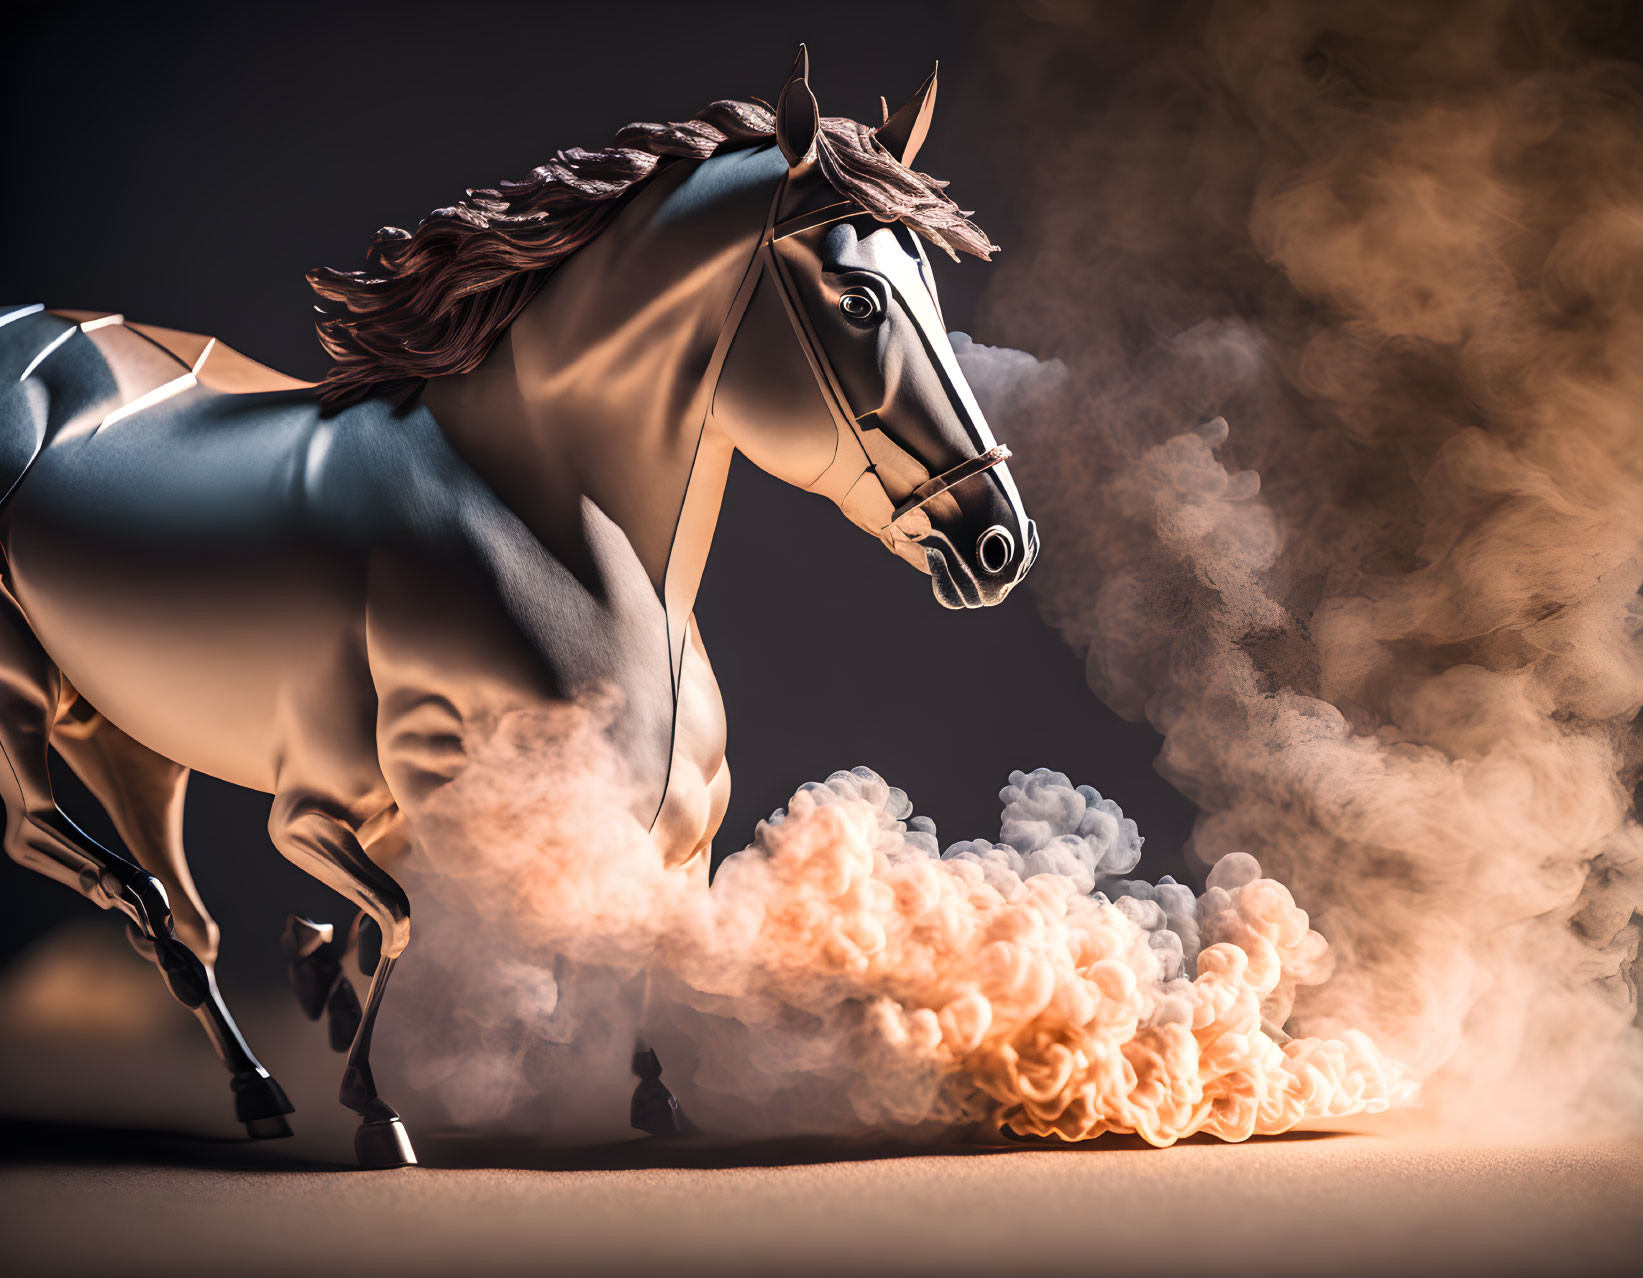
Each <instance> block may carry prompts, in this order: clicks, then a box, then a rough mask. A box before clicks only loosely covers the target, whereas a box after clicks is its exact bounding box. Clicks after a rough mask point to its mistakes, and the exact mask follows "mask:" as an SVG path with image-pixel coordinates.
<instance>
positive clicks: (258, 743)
mask: <svg viewBox="0 0 1643 1278" xmlns="http://www.w3.org/2000/svg"><path fill="white" fill-rule="evenodd" d="M47 478H48V477H46V476H33V475H31V477H30V484H29V487H30V488H31V489H34V485H35V483H36V480H37V479H39V480H42V481H44V480H46V479H47ZM50 487H51V486H50V484H49V482H42V483H41V484H40V486H39V488H38V489H35V490H34V491H30V492H28V493H27V494H26V500H23V501H19V502H18V503H17V505H16V507H15V508H14V510H13V512H12V522H11V528H10V533H9V536H8V538H7V552H8V558H9V560H10V568H11V580H12V583H13V590H14V592H15V594H16V596H17V601H18V603H19V604H20V605H21V606H22V608H23V611H24V613H25V614H26V615H27V617H28V619H29V622H30V625H31V626H33V628H34V631H35V634H36V635H37V636H38V638H39V639H40V642H41V644H42V645H43V646H44V647H45V649H46V651H47V652H48V653H49V654H50V656H51V657H52V659H53V661H54V662H55V663H56V664H57V666H58V668H59V669H61V670H62V671H63V673H64V675H65V676H66V677H67V678H68V680H69V681H70V682H71V683H72V684H73V685H74V687H75V688H76V689H77V690H78V691H79V692H80V693H81V694H82V695H84V696H85V697H86V699H87V700H88V701H90V702H91V704H92V705H94V706H96V707H97V709H98V710H99V711H101V712H102V713H103V714H104V715H105V716H106V717H107V718H108V719H109V720H110V721H111V722H113V723H115V724H117V725H118V726H119V727H121V728H122V729H123V730H125V731H126V732H127V733H129V734H130V735H131V736H133V737H135V738H136V739H137V740H139V741H141V742H143V744H145V745H147V746H148V747H149V748H150V749H152V750H155V751H156V752H158V753H160V754H162V755H165V756H166V757H167V758H170V759H174V760H176V761H177V762H179V763H182V764H185V765H186V766H188V767H191V768H196V769H198V770H200V771H202V772H207V773H209V774H211V775H213V776H217V777H221V778H222V779H224V780H227V781H231V782H233V783H235V784H238V785H243V786H247V787H250V788H253V789H259V790H265V791H272V790H273V789H274V786H275V778H276V772H277V769H278V766H279V762H280V757H281V753H282V750H283V749H284V747H285V744H286V742H287V740H288V739H289V737H290V736H291V729H292V727H293V726H294V721H295V720H296V719H298V718H299V717H302V716H308V717H312V716H313V715H314V714H315V713H318V714H321V715H324V714H336V715H338V716H344V715H349V714H350V711H352V712H353V713H352V716H351V717H354V718H357V717H358V714H359V712H360V711H361V710H363V713H364V715H365V719H366V723H367V724H369V721H370V714H371V710H370V707H369V706H364V707H351V706H350V705H349V704H348V703H349V702H350V701H353V700H358V699H359V698H360V695H361V693H362V692H364V693H368V691H369V679H368V676H367V675H366V674H365V672H364V667H363V663H362V661H361V659H360V657H359V655H358V654H359V649H360V642H359V622H358V618H359V617H360V616H361V615H362V613H361V607H360V603H359V600H360V597H361V595H362V590H361V587H360V584H359V582H360V578H361V573H360V571H359V570H358V569H357V568H356V567H355V566H354V565H353V564H351V563H350V562H348V560H347V559H345V558H338V557H336V556H333V555H328V554H325V553H323V552H322V551H320V550H318V549H317V548H313V547H302V546H300V545H292V544H280V543H279V542H278V541H277V540H275V541H272V542H264V543H262V544H247V543H244V542H240V543H237V544H236V543H233V542H231V543H229V544H226V545H225V544H213V543H212V541H211V539H210V538H208V537H202V538H199V539H192V540H190V539H177V538H164V537H156V536H153V535H149V534H145V533H144V532H143V531H141V530H140V529H139V528H134V529H132V530H130V535H128V536H124V537H120V536H113V535H109V534H108V533H107V532H104V531H102V530H100V529H98V528H97V527H96V526H95V524H94V523H93V522H92V521H89V520H76V519H74V518H73V517H72V516H70V515H68V514H67V512H66V511H65V509H64V508H63V507H62V506H61V505H60V504H58V505H56V509H54V510H52V511H51V512H49V513H50V514H52V515H53V516H54V517H52V518H45V517H43V516H44V515H45V514H46V513H47V512H46V511H44V510H43V509H42V502H41V499H42V498H47V499H49V498H50V497H51V496H52V493H51V491H50ZM19 496H20V497H24V496H25V494H19ZM82 496H84V494H82ZM93 496H94V494H93ZM351 668H352V669H357V671H358V672H359V675H358V678H353V679H351V678H350V677H349V674H350V669H351ZM357 682H363V684H364V688H363V689H362V690H356V689H353V688H351V687H350V685H351V684H352V683H357ZM316 702H317V703H318V704H316Z"/></svg>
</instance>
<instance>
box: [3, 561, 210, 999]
mask: <svg viewBox="0 0 1643 1278" xmlns="http://www.w3.org/2000/svg"><path fill="white" fill-rule="evenodd" d="M61 693H62V676H61V674H60V673H59V672H58V670H57V667H56V666H55V665H54V664H53V662H52V660H51V658H50V657H49V656H47V654H46V652H45V650H44V649H43V648H42V647H41V646H40V642H39V640H38V639H36V638H35V636H34V631H33V630H32V629H31V628H30V627H29V623H28V619H27V618H26V617H25V616H24V615H23V611H22V609H21V608H20V607H19V606H18V604H17V601H16V600H15V599H14V598H13V597H12V595H11V593H10V591H9V590H8V589H6V588H5V587H4V586H0V756H3V762H0V800H4V802H5V807H6V829H5V848H6V854H7V855H8V856H10V857H11V859H12V860H14V861H16V862H17V863H18V864H19V865H22V866H25V867H27V868H28V869H31V870H35V871H38V872H39V873H41V874H44V875H45V876H46V877H47V878H51V879H55V880H56V881H57V882H59V883H63V884H65V885H67V886H69V887H72V888H74V889H75V890H76V891H78V892H79V893H80V894H81V895H82V896H84V897H86V898H87V899H88V900H89V901H91V902H92V903H93V904H94V905H96V906H98V907H99V908H101V909H105V910H107V909H116V910H119V911H120V912H121V913H122V914H124V915H125V916H126V918H127V919H129V920H130V921H131V923H132V925H133V927H134V928H136V930H137V932H138V934H139V935H141V936H142V937H144V938H145V939H146V940H147V941H149V942H150V943H151V944H152V945H153V946H154V952H155V960H156V962H157V963H158V965H159V967H160V970H161V972H162V973H163V974H164V976H165V980H166V984H167V985H169V986H170V987H171V992H172V993H173V994H174V995H176V997H177V1000H178V1001H179V1002H181V1003H182V1004H183V1005H184V1006H186V1007H191V1008H193V1007H198V1006H200V1005H201V1004H202V1003H203V1002H204V1001H205V1000H206V998H207V997H208V995H209V992H210V985H211V982H210V976H209V974H208V973H207V971H206V969H205V965H204V964H202V963H201V962H200V960H199V959H198V958H197V957H196V956H195V955H194V953H193V952H192V951H191V950H190V949H189V948H188V947H187V946H186V945H185V944H184V943H183V942H182V941H181V940H180V939H179V938H178V936H177V932H176V928H175V920H174V916H173V912H172V908H171V900H170V897H169V895H168V894H167V892H166V889H165V888H164V887H163V886H162V885H161V883H160V881H159V880H158V879H157V878H155V877H154V876H153V875H152V874H150V873H148V872H147V871H146V870H144V869H142V868H141V867H140V866H136V865H133V864H132V863H131V862H130V861H127V860H126V859H125V858H124V857H122V856H120V855H118V854H117V853H114V852H111V851H109V850H108V849H107V848H105V847H102V846H101V845H100V844H99V843H97V841H96V840H95V839H93V838H91V837H90V836H89V835H87V834H86V833H85V832H84V831H82V830H80V829H79V828H78V827H77V826H76V825H75V824H74V822H72V821H70V820H69V818H68V817H67V815H65V814H64V812H63V811H62V809H61V808H59V807H58V806H57V800H56V798H55V796H54V795H53V794H52V789H51V776H50V773H49V771H48V769H47V763H46V759H47V750H48V748H49V747H50V743H51V733H52V728H53V725H54V723H55V720H56V715H57V709H58V704H59V701H60V698H61Z"/></svg>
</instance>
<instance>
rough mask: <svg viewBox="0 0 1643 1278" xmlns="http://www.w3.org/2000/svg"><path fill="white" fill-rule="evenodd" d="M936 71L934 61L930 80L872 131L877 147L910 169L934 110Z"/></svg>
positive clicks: (937, 66) (928, 129) (928, 130)
mask: <svg viewBox="0 0 1643 1278" xmlns="http://www.w3.org/2000/svg"><path fill="white" fill-rule="evenodd" d="M940 70H941V63H939V62H938V63H936V70H935V71H932V72H930V78H929V79H928V80H926V81H925V82H924V83H923V84H921V85H919V89H918V92H917V93H915V94H914V95H913V96H912V97H911V98H909V99H908V100H907V105H906V106H904V107H902V109H901V110H899V111H897V112H896V113H895V114H894V115H892V116H891V117H890V118H889V119H887V120H886V121H885V122H884V123H883V124H881V125H879V127H878V128H876V129H874V130H873V136H874V137H876V138H877V139H878V140H879V145H880V146H882V147H883V148H884V149H885V150H886V151H888V152H890V154H891V155H893V156H895V157H896V159H898V160H900V161H901V162H902V164H903V165H904V166H906V167H908V168H911V167H912V164H913V157H914V156H916V155H917V154H918V150H919V148H920V147H921V146H923V145H924V139H925V137H926V136H927V135H928V134H929V132H930V117H931V116H932V115H934V114H935V111H936V71H940ZM880 101H881V102H882V101H883V99H880Z"/></svg>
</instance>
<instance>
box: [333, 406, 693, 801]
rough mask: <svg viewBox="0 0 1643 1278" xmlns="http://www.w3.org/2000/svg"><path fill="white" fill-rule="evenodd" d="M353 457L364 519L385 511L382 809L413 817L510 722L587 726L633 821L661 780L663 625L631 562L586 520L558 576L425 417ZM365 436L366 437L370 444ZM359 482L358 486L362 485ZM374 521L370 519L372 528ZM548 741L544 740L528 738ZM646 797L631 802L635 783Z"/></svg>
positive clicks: (379, 579)
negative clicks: (371, 510) (623, 780)
mask: <svg viewBox="0 0 1643 1278" xmlns="http://www.w3.org/2000/svg"><path fill="white" fill-rule="evenodd" d="M391 426H392V429H393V430H394V431H395V432H397V433H396V434H393V435H390V436H384V437H381V438H379V439H377V440H375V441H372V440H370V439H369V438H368V436H369V433H370V430H372V429H375V427H371V428H367V429H366V430H363V431H362V432H361V436H362V442H363V443H364V444H365V445H366V447H363V448H362V447H360V446H358V445H355V446H353V451H354V454H355V456H354V458H353V460H352V461H351V462H350V463H349V464H348V467H347V469H348V471H349V472H350V473H352V474H354V475H355V476H356V477H357V479H358V480H359V481H360V482H359V487H358V497H359V499H360V500H361V501H363V502H364V503H365V504H367V505H376V506H391V507H393V508H394V509H393V511H392V515H391V521H392V522H393V523H394V525H395V528H394V529H393V530H391V531H386V532H385V533H384V534H378V536H377V537H376V538H375V540H376V543H377V544H375V545H374V546H373V548H372V550H371V563H370V568H369V572H368V581H367V592H366V593H367V601H366V614H367V615H366V635H367V651H368V660H369V664H370V668H371V677H372V680H373V682H374V683H375V685H376V689H377V695H378V702H379V725H378V748H379V752H380V754H381V762H382V766H383V771H384V775H386V776H387V778H388V781H389V785H390V788H392V789H393V790H394V793H395V797H396V800H398V801H399V802H400V803H401V805H402V806H404V807H407V808H408V809H410V810H411V811H412V814H413V820H414V810H415V809H417V808H419V807H421V806H423V805H425V804H427V803H428V802H429V801H430V800H431V799H432V798H433V796H434V795H436V794H437V793H439V792H440V791H441V790H443V789H444V788H445V787H447V786H448V785H449V784H450V783H451V782H452V781H453V780H455V779H457V778H458V777H459V776H462V775H464V774H465V773H467V772H468V771H469V770H470V769H471V767H472V766H473V765H474V763H475V762H476V761H479V760H482V759H491V760H492V761H493V762H494V756H495V752H494V749H492V747H493V746H494V745H495V743H496V742H497V741H498V739H499V738H500V737H501V736H502V735H504V734H505V733H507V732H509V731H513V730H516V728H517V725H518V724H519V723H520V722H521V721H522V720H530V721H532V722H535V723H538V724H542V725H561V724H568V723H571V722H573V721H574V722H577V723H582V722H586V721H587V716H586V715H579V714H575V713H572V714H569V715H567V714H566V713H564V712H565V711H566V709H567V708H569V709H570V710H572V711H578V710H586V711H588V712H589V713H590V714H592V715H593V717H594V718H595V719H597V720H599V722H600V725H601V726H600V731H601V733H602V735H603V737H604V738H605V739H606V740H607V741H608V743H609V745H610V747H611V757H612V758H615V759H619V760H623V761H624V762H625V763H626V764H627V765H628V766H630V767H631V768H632V770H633V773H634V777H635V778H636V779H637V780H638V781H639V782H640V784H639V786H638V788H637V790H636V795H637V797H636V798H635V801H634V810H635V811H636V812H638V811H640V810H644V809H646V808H647V806H648V810H645V811H644V818H645V820H646V821H647V822H648V820H649V819H650V817H651V815H652V814H653V813H654V812H655V811H656V807H657V805H658V803H659V802H660V797H661V796H660V793H659V791H660V787H661V784H662V783H661V780H660V778H661V777H662V776H664V775H665V774H666V770H667V761H668V754H667V751H668V742H669V738H670V735H671V727H672V711H673V698H672V689H671V686H670V675H669V671H668V663H667V643H666V619H665V614H664V613H663V610H662V607H661V603H660V601H659V600H658V599H657V597H656V593H655V591H654V589H653V588H652V587H651V585H650V583H649V580H648V578H647V577H646V576H645V574H644V571H643V568H642V566H641V565H640V564H639V562H638V559H637V556H635V555H634V553H633V550H632V547H631V546H630V545H628V543H627V541H626V539H625V537H623V536H622V535H621V532H620V530H619V529H617V528H616V526H615V525H614V524H613V523H612V522H611V521H610V520H609V519H608V518H606V517H605V516H604V515H603V514H602V512H600V511H598V509H597V508H592V507H590V508H588V509H585V510H584V512H583V521H582V522H583V528H584V536H585V540H586V545H587V549H588V556H587V558H588V563H587V564H586V565H584V566H582V567H581V568H580V569H579V571H578V572H572V571H571V570H570V569H569V568H568V567H567V566H566V564H565V563H564V562H563V561H562V560H561V559H560V558H559V557H558V556H556V555H555V554H554V553H552V552H551V551H550V550H549V549H548V547H546V546H545V545H543V544H542V542H541V541H539V540H538V539H537V537H536V535H535V534H534V533H532V531H531V530H530V529H529V528H528V527H527V526H526V525H525V523H524V522H523V521H522V520H521V519H519V518H518V517H517V516H516V515H515V514H514V513H513V512H512V511H511V510H510V509H509V508H508V506H507V505H506V504H505V503H504V502H503V501H502V500H501V499H500V498H499V497H498V496H497V495H496V494H495V493H494V492H493V491H492V490H491V489H490V488H489V487H488V486H487V485H486V484H485V483H484V482H483V481H482V480H481V479H480V478H479V476H478V475H476V474H475V473H474V472H473V471H472V470H471V469H470V468H469V467H467V465H466V464H465V463H464V462H463V461H462V460H461V458H460V457H459V456H458V455H457V454H456V453H455V452H454V451H453V450H452V449H451V448H450V447H449V445H448V444H446V443H445V442H444V440H443V436H441V435H440V433H439V429H438V425H437V423H435V422H434V421H433V419H432V417H431V415H430V414H427V413H420V414H419V413H418V412H412V413H410V414H407V415H405V416H404V417H403V418H402V419H399V420H396V421H395V422H393V423H391ZM379 434H380V432H379ZM366 472H369V473H368V474H367V473H366ZM381 518H383V517H382V516H378V519H381ZM543 730H544V731H545V732H549V733H552V734H560V735H562V732H561V729H560V728H559V727H557V726H550V727H547V728H544V729H543ZM650 778H654V779H655V780H654V785H652V786H650V789H649V793H648V794H647V793H645V790H646V785H645V782H646V781H647V779H650Z"/></svg>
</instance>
